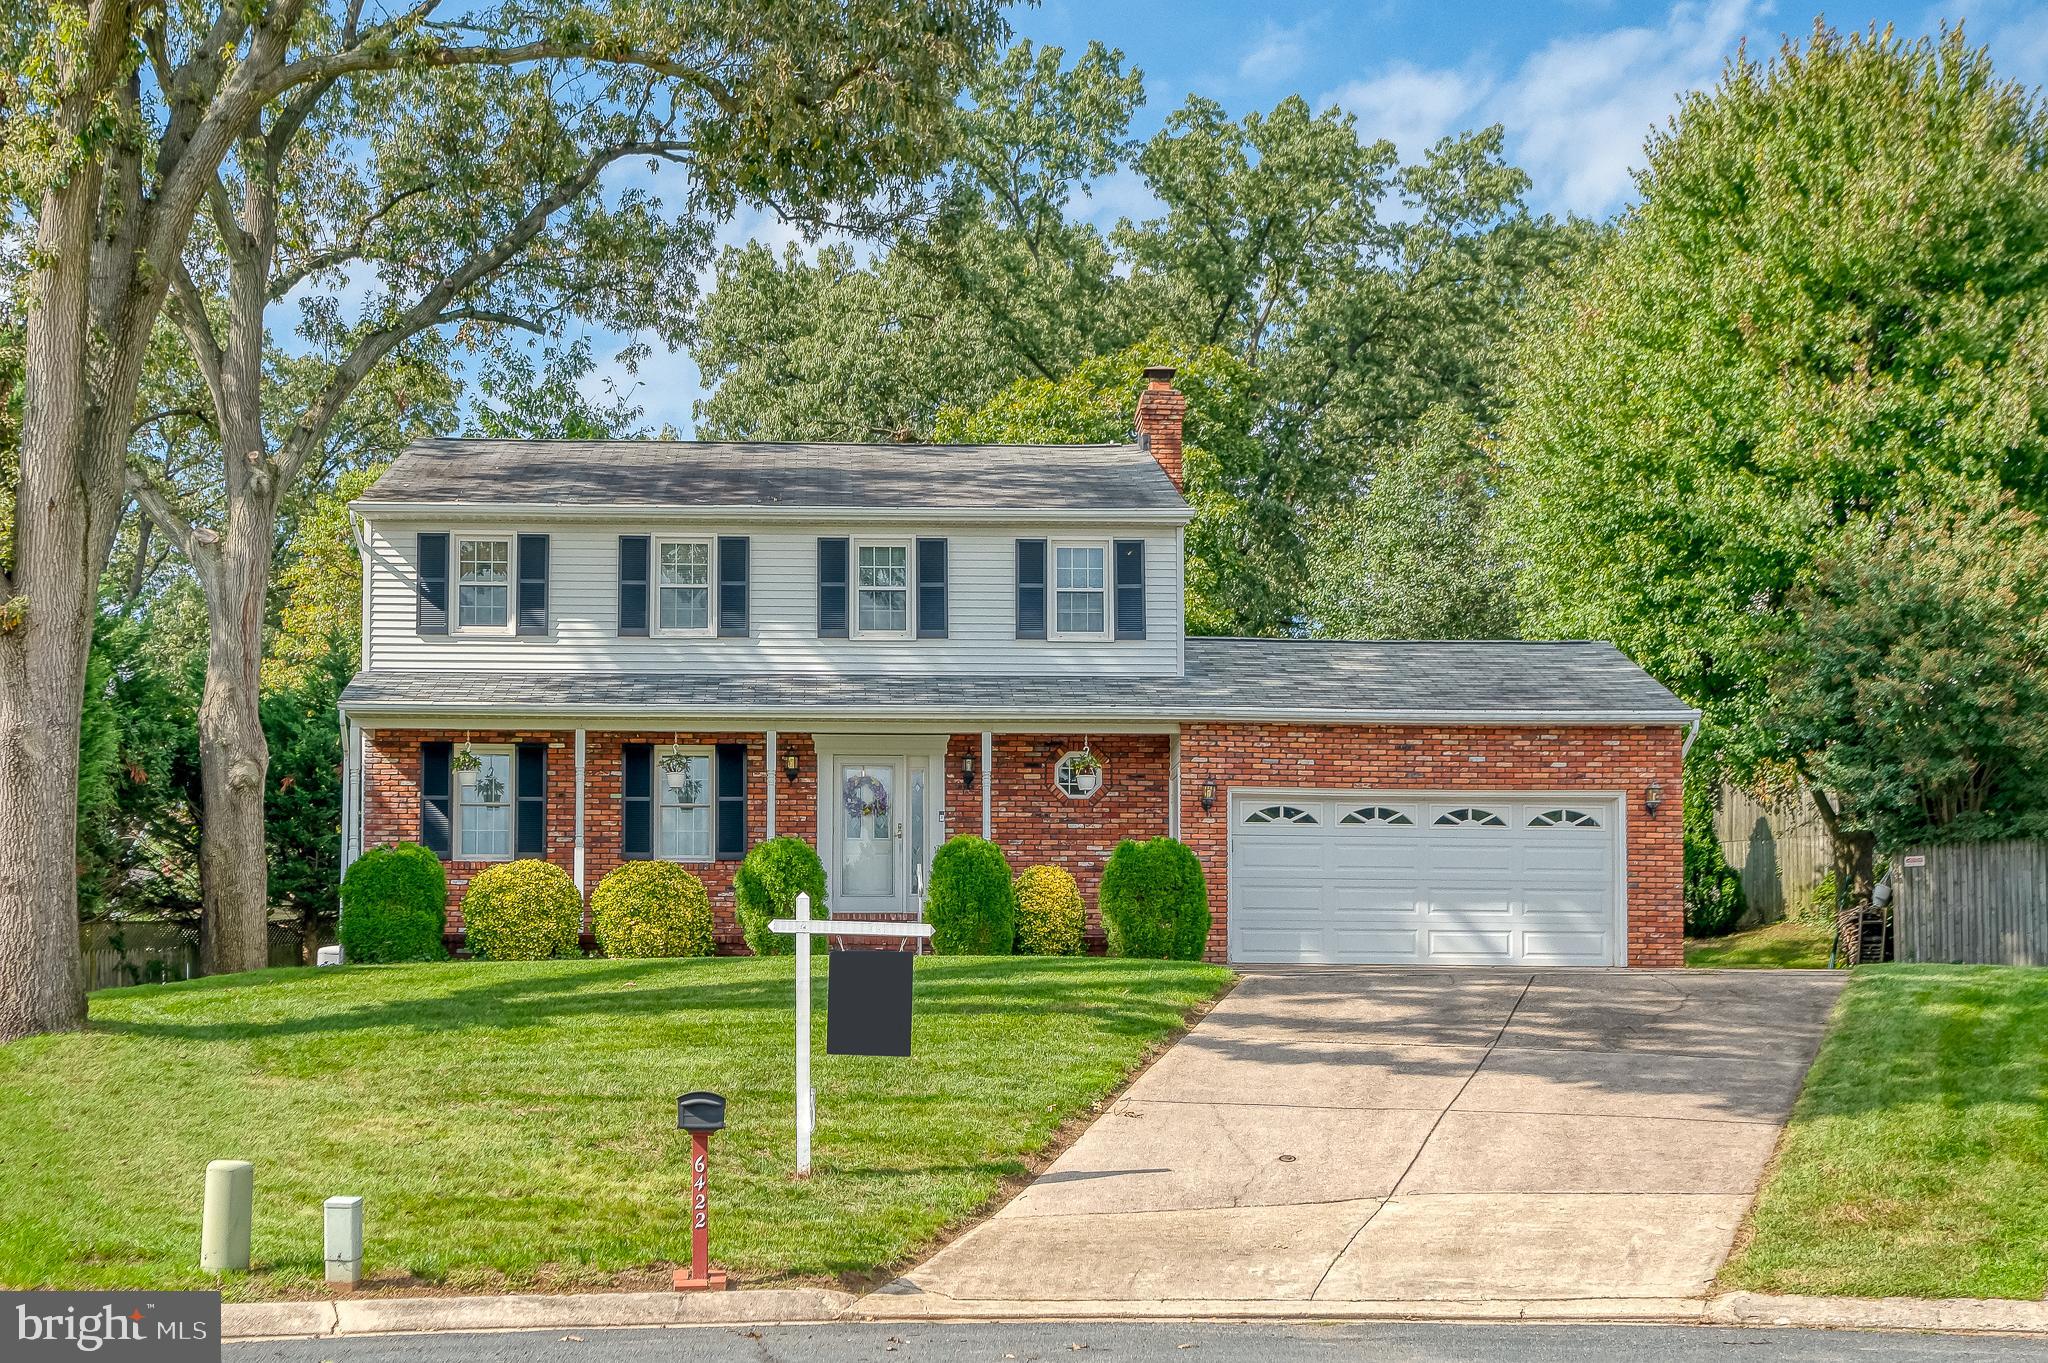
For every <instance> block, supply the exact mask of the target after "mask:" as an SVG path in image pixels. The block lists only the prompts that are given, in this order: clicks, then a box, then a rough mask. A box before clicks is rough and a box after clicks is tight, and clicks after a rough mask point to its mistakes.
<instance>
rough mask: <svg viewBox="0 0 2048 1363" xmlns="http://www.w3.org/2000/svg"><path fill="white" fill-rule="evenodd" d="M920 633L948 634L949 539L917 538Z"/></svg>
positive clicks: (925, 635)
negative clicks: (947, 576) (947, 570)
mask: <svg viewBox="0 0 2048 1363" xmlns="http://www.w3.org/2000/svg"><path fill="white" fill-rule="evenodd" d="M917 637H918V638H920V639H943V638H945V637H946V542H945V541H944V540H919V541H918V542H917Z"/></svg>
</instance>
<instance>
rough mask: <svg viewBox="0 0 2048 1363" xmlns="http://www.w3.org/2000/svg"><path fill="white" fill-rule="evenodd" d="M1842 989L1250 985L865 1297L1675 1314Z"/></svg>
mask: <svg viewBox="0 0 2048 1363" xmlns="http://www.w3.org/2000/svg"><path fill="white" fill-rule="evenodd" d="M1841 984H1842V976H1841V975H1839V974H1829V973H1824V972H1811V973H1809V972H1747V973H1745V972H1735V971H1728V972H1714V971H1692V972H1685V971H1671V972H1638V971H1596V970H1588V971H1542V972H1531V971H1421V970H1364V969H1359V970H1350V969H1334V968H1327V967H1325V968H1305V969H1295V970H1260V971H1257V972H1255V973H1250V974H1248V975H1247V976H1246V978H1245V979H1244V980H1243V982H1242V983H1240V984H1239V985H1238V987H1237V989H1236V990H1235V991H1234V992H1232V993H1231V995H1230V996H1229V997H1228V998H1227V999H1225V1000H1224V1001H1223V1003H1222V1004H1220V1005H1219V1006H1218V1007H1217V1008H1216V1009H1215V1010H1214V1011H1213V1012H1211V1013H1210V1014H1209V1015H1208V1017H1206V1018H1205V1019H1203V1021H1202V1022H1201V1024H1200V1025H1199V1026H1197V1027H1196V1028H1195V1029H1194V1030H1193V1031H1192V1032H1190V1033H1189V1034H1188V1036H1187V1037H1186V1038H1185V1039H1184V1040H1182V1041H1181V1042H1180V1043H1179V1044H1178V1045H1177V1046H1175V1047H1174V1048H1173V1049H1172V1050H1171V1051H1169V1052H1168V1053H1167V1054H1166V1055H1165V1056H1163V1057H1161V1058H1160V1060H1159V1061H1158V1063H1157V1064H1155V1065H1154V1066H1153V1067H1152V1068H1151V1069H1150V1070H1148V1071H1147V1072H1146V1073H1145V1074H1144V1075H1143V1076H1141V1077H1140V1078H1139V1080H1138V1082H1137V1083H1136V1084H1134V1085H1133V1086H1132V1088H1131V1089H1130V1091H1129V1093H1128V1094H1126V1095H1125V1097H1124V1098H1122V1099H1121V1100H1119V1101H1118V1102H1117V1103H1116V1104H1115V1105H1114V1107H1113V1108H1112V1109H1111V1110H1110V1111H1109V1112H1108V1113H1106V1114H1105V1115H1104V1116H1103V1117H1102V1118H1100V1119H1099V1120H1098V1121H1097V1122H1096V1123H1095V1124H1094V1125H1093V1126H1092V1127H1090V1128H1089V1129H1088V1130H1087V1132H1085V1133H1084V1134H1083V1135H1082V1137H1081V1138H1080V1140H1079V1141H1077V1142H1076V1143H1075V1144H1074V1146H1073V1147H1072V1148H1071V1149H1070V1150H1068V1151H1067V1152H1066V1154H1064V1155H1062V1156H1061V1157H1060V1158H1059V1159H1058V1160H1057V1161H1056V1162H1055V1163H1054V1164H1053V1166H1052V1167H1051V1168H1050V1169H1049V1170H1047V1171H1046V1173H1045V1174H1043V1175H1042V1176H1041V1177H1040V1178H1039V1179H1038V1180H1037V1181H1036V1182H1034V1183H1033V1184H1032V1185H1031V1186H1030V1187H1029V1188H1027V1189H1026V1190H1025V1191H1024V1192H1023V1193H1022V1194H1021V1195H1019V1196H1018V1197H1017V1198H1016V1199H1015V1200H1014V1201H1012V1202H1011V1203H1009V1204H1008V1205H1007V1206H1005V1207H1004V1208H1003V1209H1002V1210H1001V1211H1000V1212H998V1213H997V1214H996V1215H995V1216H994V1217H992V1218H990V1219H989V1220H988V1221H986V1222H984V1223H983V1224H982V1225H980V1226H978V1227H976V1228H975V1229H974V1230H972V1231H970V1232H968V1233H967V1234H966V1235H964V1236H962V1237H961V1238H960V1239H959V1240H957V1241H955V1242H954V1243H953V1244H951V1245H949V1246H947V1247H946V1248H945V1249H943V1250H941V1251H940V1252H939V1253H938V1254H936V1255H935V1256H933V1257H932V1258H931V1259H930V1260H928V1261H927V1262H925V1263H924V1264H923V1265H921V1266H920V1267H918V1268H917V1269H916V1270H914V1271H913V1272H911V1273H909V1274H908V1275H906V1277H905V1278H904V1279H902V1280H900V1281H899V1282H897V1283H896V1284H893V1285H892V1286H891V1287H890V1288H888V1289H885V1291H888V1292H890V1293H892V1294H900V1295H902V1296H903V1297H905V1298H907V1299H908V1298H916V1299H921V1300H919V1301H917V1302H915V1303H913V1301H911V1300H904V1301H902V1302H901V1303H900V1304H901V1305H902V1306H904V1307H906V1308H911V1309H912V1310H914V1311H916V1312H917V1313H918V1314H923V1313H925V1312H928V1311H929V1312H935V1313H945V1312H946V1311H947V1308H948V1307H949V1306H954V1305H964V1304H965V1303H968V1302H974V1303H978V1304H980V1305H981V1306H982V1307H983V1308H984V1309H988V1308H990V1307H992V1305H993V1304H995V1303H1015V1304H1018V1305H1019V1306H1020V1307H1028V1305H1029V1304H1032V1303H1038V1304H1041V1305H1043V1304H1050V1303H1053V1302H1069V1303H1088V1302H1094V1303H1109V1302H1120V1303H1125V1304H1126V1305H1128V1306H1142V1305H1143V1304H1146V1303H1151V1304H1153V1306H1154V1308H1155V1309H1167V1310H1170V1309H1172V1304H1173V1303H1189V1302H1201V1303H1204V1304H1206V1305H1207V1306H1208V1307H1209V1308H1211V1309H1214V1308H1216V1307H1217V1306H1219V1305H1221V1304H1228V1303H1236V1304H1240V1305H1241V1306H1242V1307H1243V1308H1244V1309H1246V1310H1248V1311H1261V1310H1262V1311H1273V1310H1276V1309H1282V1308H1284V1307H1285V1306H1286V1305H1287V1304H1290V1303H1291V1304H1294V1305H1295V1306H1297V1307H1301V1306H1306V1305H1307V1304H1308V1303H1330V1304H1332V1305H1335V1304H1337V1303H1346V1302H1351V1303H1355V1302H1446V1303H1448V1302H1455V1301H1490V1302H1501V1301H1528V1302H1557V1301H1564V1300H1574V1301H1589V1300H1613V1301H1621V1300H1625V1299H1633V1300H1637V1301H1641V1300H1643V1299H1684V1298H1697V1297H1699V1296H1700V1295H1702V1294H1703V1293H1705V1292H1706V1291H1707V1290H1708V1288H1709V1285H1710V1284H1711V1282H1712V1280H1713V1277H1714V1275H1715V1273H1716V1272H1717V1271H1718V1270H1719V1268H1720V1265H1721V1261H1722V1260H1723V1259H1724V1258H1725V1257H1726V1256H1727V1253H1728V1249H1729V1245H1730V1242H1731V1240H1732V1239H1733V1237H1734V1234H1735V1230H1736V1227H1737V1225H1738V1224H1739V1223H1740V1221H1741V1220H1742V1217H1743V1214H1744V1212H1745V1211H1746V1210H1747V1208H1748V1206H1749V1202H1750V1199H1751V1197H1752V1196H1753V1195H1754V1194H1755V1192H1756V1187H1757V1183H1758V1180H1759V1178H1760V1177H1761V1175H1762V1173H1763V1170H1764V1166H1765V1164H1766V1163H1767V1162H1768V1161H1769V1159H1770V1156H1771V1152H1772V1150H1773V1148H1774V1147H1775V1145H1776V1143H1777V1139H1778V1132H1779V1128H1780V1127H1781V1126H1782V1124H1783V1122H1784V1120H1785V1117H1786V1114H1787V1113H1788V1112H1789V1111H1790V1109H1791V1106H1792V1102H1793V1100H1794V1099H1795V1098H1796V1097H1797V1096H1798V1093H1799V1087H1800V1083H1801V1081H1802V1079H1803V1078H1804V1076H1805V1074H1806V1069H1807V1066H1808V1065H1809V1064H1810V1063H1811V1062H1812V1059H1813V1055H1814V1051H1815V1049H1816V1047H1817V1046H1818V1045H1819V1041H1820V1036H1821V1032H1822V1028H1823V1026H1824V1024H1825V1021H1826V1018H1827V1014H1828V1010H1829V1008H1830V1007H1831V1006H1832V1005H1833V1003H1834V999H1835V995H1836V993H1837V992H1838V990H1839V989H1840V987H1841ZM880 1304H881V1303H880V1302H877V1303H876V1305H878V1306H879V1305H880ZM1307 1309H1309V1310H1311V1311H1313V1310H1314V1309H1315V1308H1313V1307H1308V1308H1307Z"/></svg>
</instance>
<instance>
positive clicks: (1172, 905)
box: [1097, 838, 1209, 961]
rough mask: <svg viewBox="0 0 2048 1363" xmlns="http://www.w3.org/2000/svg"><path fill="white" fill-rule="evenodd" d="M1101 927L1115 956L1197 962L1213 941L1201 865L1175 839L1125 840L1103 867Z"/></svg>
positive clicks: (1182, 844) (1111, 952)
mask: <svg viewBox="0 0 2048 1363" xmlns="http://www.w3.org/2000/svg"><path fill="white" fill-rule="evenodd" d="M1097 898H1098V900H1099V902H1100V905H1101V908H1102V931H1103V933H1104V935H1106V936H1107V937H1108V938H1109V954H1110V955H1112V956H1146V957H1154V958H1157V959H1160V960H1169V961H1199V960H1201V959H1202V951H1203V949H1204V948H1205V947H1206V946H1207V945H1208V942H1209V883H1208V881H1207V880H1206V879H1205V878H1204V877H1203V875H1202V863H1201V862H1200V861H1198V860H1196V859H1195V854H1194V853H1193V852H1191V851H1189V850H1188V848H1187V845H1186V844H1184V843H1179V842H1175V841H1174V840H1173V839H1172V838H1153V839H1152V840H1151V841H1150V842H1134V841H1131V840H1130V839H1128V838H1127V839H1125V840H1124V841H1123V842H1120V843H1118V844H1117V845H1116V851H1114V852H1112V853H1110V854H1109V865H1107V866H1105V867H1103V868H1102V889H1101V892H1100V893H1099V894H1098V896H1097Z"/></svg>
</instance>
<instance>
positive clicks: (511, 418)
mask: <svg viewBox="0 0 2048 1363" xmlns="http://www.w3.org/2000/svg"><path fill="white" fill-rule="evenodd" d="M528 344H529V345H531V344H532V342H531V341H529V342H528ZM633 358H635V359H636V360H637V358H638V356H637V355H635V356H634V357H633ZM596 369H597V362H596V360H594V359H593V358H591V354H590V339H589V338H588V337H587V336H578V337H577V338H576V339H574V340H572V341H570V342H569V343H568V344H566V345H562V346H552V345H551V346H547V347H546V348H544V349H543V350H542V351H541V353H540V355H539V357H538V362H536V358H535V357H534V356H532V355H529V354H527V353H526V351H525V350H523V349H520V348H516V347H513V346H510V345H506V346H500V347H499V348H497V349H496V350H494V351H492V352H491V353H490V354H489V355H488V356H486V358H485V361H484V364H483V367H482V371H481V372H480V373H479V374H478V375H477V381H476V391H475V392H474V393H473V394H472V395H471V396H470V403H469V419H470V425H471V426H472V428H473V434H476V435H479V436H484V437H487V438H489V439H493V440H623V439H629V438H632V437H636V436H644V435H646V434H647V431H646V429H645V428H644V427H643V426H642V425H641V422H640V418H641V416H642V414H643V412H644V410H645V409H644V408H641V407H639V406H636V405H635V404H634V403H633V402H632V401H631V400H630V399H629V398H628V397H626V396H624V395H622V394H621V393H620V392H619V391H618V388H617V386H616V384H615V382H614V381H613V380H612V379H610V378H606V379H605V380H603V387H604V398H603V399H602V400H601V401H593V400H592V399H591V398H589V397H588V396H586V394H585V391H584V384H585V382H586V381H587V380H588V379H589V378H590V376H591V374H592V373H594V372H595V371H596Z"/></svg>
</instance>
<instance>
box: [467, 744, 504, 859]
mask: <svg viewBox="0 0 2048 1363" xmlns="http://www.w3.org/2000/svg"><path fill="white" fill-rule="evenodd" d="M466 751H469V752H473V753H474V754H475V755H476V762H477V764H476V766H475V767H474V768H472V769H471V770H468V771H458V772H456V773H455V860H457V861H510V860H512V795H513V791H512V749H510V748H470V749H466Z"/></svg>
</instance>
